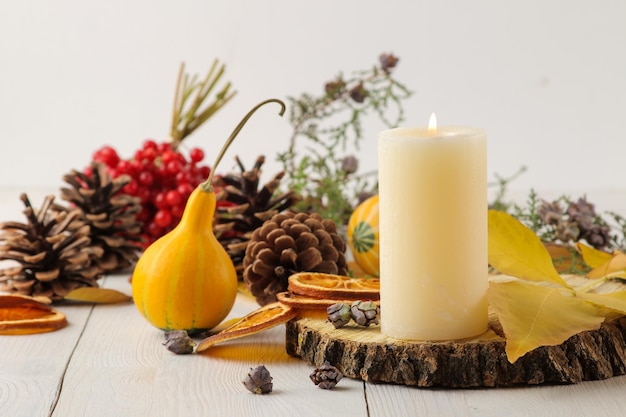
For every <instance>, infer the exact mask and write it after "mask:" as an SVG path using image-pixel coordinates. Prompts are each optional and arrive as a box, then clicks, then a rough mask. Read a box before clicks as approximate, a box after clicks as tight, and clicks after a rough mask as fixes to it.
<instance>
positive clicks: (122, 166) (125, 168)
mask: <svg viewBox="0 0 626 417" xmlns="http://www.w3.org/2000/svg"><path fill="white" fill-rule="evenodd" d="M116 169H117V172H118V174H130V172H131V166H130V162H128V161H124V160H121V161H120V162H118V163H117V167H116Z"/></svg>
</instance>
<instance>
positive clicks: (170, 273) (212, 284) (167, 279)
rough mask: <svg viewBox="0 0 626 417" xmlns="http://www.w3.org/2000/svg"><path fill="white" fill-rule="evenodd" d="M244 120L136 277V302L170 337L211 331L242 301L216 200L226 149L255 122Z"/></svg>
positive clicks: (153, 246) (150, 249)
mask: <svg viewBox="0 0 626 417" xmlns="http://www.w3.org/2000/svg"><path fill="white" fill-rule="evenodd" d="M269 102H277V103H279V104H280V105H281V107H282V110H281V113H280V115H281V116H282V114H283V113H284V111H285V104H284V103H283V102H282V101H280V100H276V99H270V100H266V101H264V102H262V103H260V104H258V105H257V106H255V107H254V108H253V109H252V110H250V112H249V113H248V114H247V115H246V116H245V117H244V119H243V120H242V121H241V122H240V123H239V125H238V126H237V127H236V128H235V130H234V131H233V133H232V134H231V136H230V137H229V138H228V140H227V141H226V143H225V144H224V147H223V148H222V149H221V151H220V153H219V155H218V156H217V159H216V161H215V164H213V168H212V170H211V173H210V174H209V177H208V178H207V180H206V181H205V182H203V183H202V184H200V185H199V186H198V187H197V188H196V189H195V190H194V191H193V193H192V194H191V195H190V196H189V199H188V200H187V204H186V206H185V211H184V213H183V216H182V218H181V220H180V222H179V224H178V225H177V226H176V227H175V228H174V229H173V230H172V231H171V232H169V233H167V234H165V235H164V236H162V237H161V238H160V239H158V240H157V241H155V242H154V243H152V244H151V245H150V246H148V248H147V249H146V250H145V251H144V253H143V254H142V256H141V257H140V258H139V261H138V262H137V265H135V270H134V271H133V277H132V288H133V301H134V303H135V305H136V306H137V309H138V310H139V312H140V313H141V314H142V315H143V316H144V317H145V318H146V320H148V322H150V323H151V324H153V325H154V326H156V327H158V328H159V329H163V330H166V331H170V330H187V331H194V330H200V329H210V328H212V327H215V326H216V325H217V324H219V323H220V322H221V321H222V320H224V318H225V317H226V316H227V315H228V313H229V312H230V310H231V308H232V306H233V304H234V302H235V297H236V295H237V287H238V281H237V273H236V272H235V267H234V265H233V262H232V260H231V259H230V256H228V253H227V252H226V251H225V250H224V248H223V247H222V245H221V244H220V243H219V241H218V240H217V238H216V237H215V235H214V234H213V226H212V223H213V216H214V214H215V205H216V196H215V190H214V189H213V173H214V172H215V169H216V167H217V165H218V164H219V162H220V160H221V159H222V157H223V156H224V153H225V152H226V149H228V147H229V146H230V144H231V143H232V141H233V140H234V138H235V137H236V136H237V133H239V131H240V130H241V128H242V127H243V125H244V124H245V122H246V121H247V120H248V118H250V116H251V115H252V114H253V113H254V112H255V111H256V110H257V109H258V108H259V107H261V106H262V105H264V104H266V103H269Z"/></svg>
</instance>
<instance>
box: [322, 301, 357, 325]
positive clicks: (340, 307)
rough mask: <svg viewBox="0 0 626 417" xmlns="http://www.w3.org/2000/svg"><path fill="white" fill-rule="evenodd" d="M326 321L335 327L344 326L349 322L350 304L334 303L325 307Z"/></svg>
mask: <svg viewBox="0 0 626 417" xmlns="http://www.w3.org/2000/svg"><path fill="white" fill-rule="evenodd" d="M326 313H327V314H328V321H329V322H331V323H332V324H333V326H335V329H338V328H340V327H343V326H345V325H346V324H348V323H349V322H350V318H351V314H350V306H349V305H348V304H346V303H335V304H333V305H332V306H330V307H328V308H327V309H326Z"/></svg>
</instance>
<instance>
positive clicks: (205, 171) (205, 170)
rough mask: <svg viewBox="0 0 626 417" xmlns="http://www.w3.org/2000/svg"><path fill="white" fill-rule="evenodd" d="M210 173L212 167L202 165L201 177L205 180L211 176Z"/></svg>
mask: <svg viewBox="0 0 626 417" xmlns="http://www.w3.org/2000/svg"><path fill="white" fill-rule="evenodd" d="M210 173H211V168H209V167H208V166H206V165H204V166H201V167H200V177H202V179H203V180H205V179H207V178H209V174H210Z"/></svg>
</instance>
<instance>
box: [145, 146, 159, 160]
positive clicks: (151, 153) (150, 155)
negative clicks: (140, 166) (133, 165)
mask: <svg viewBox="0 0 626 417" xmlns="http://www.w3.org/2000/svg"><path fill="white" fill-rule="evenodd" d="M157 155H158V153H157V150H156V148H146V149H144V150H143V158H144V159H147V160H148V161H150V162H152V161H154V160H155V159H156V157H157Z"/></svg>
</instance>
